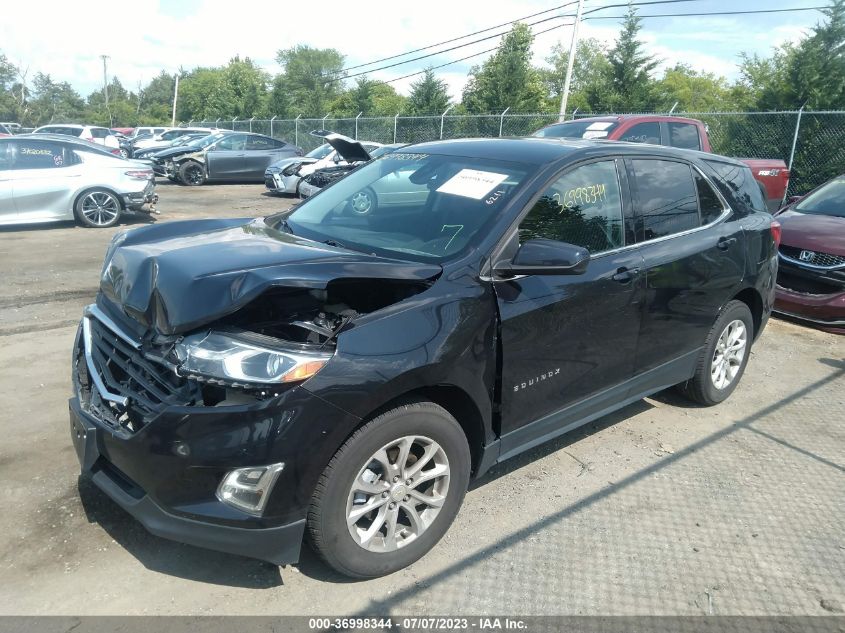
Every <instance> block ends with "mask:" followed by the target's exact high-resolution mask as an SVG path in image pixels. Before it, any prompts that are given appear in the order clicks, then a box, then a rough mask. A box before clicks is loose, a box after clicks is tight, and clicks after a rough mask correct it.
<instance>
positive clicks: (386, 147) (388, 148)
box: [367, 145, 399, 158]
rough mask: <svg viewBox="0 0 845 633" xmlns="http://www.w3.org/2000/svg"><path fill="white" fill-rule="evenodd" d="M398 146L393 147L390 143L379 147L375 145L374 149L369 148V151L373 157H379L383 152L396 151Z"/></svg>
mask: <svg viewBox="0 0 845 633" xmlns="http://www.w3.org/2000/svg"><path fill="white" fill-rule="evenodd" d="M397 149H399V148H398V147H391V146H390V145H381V146H379V147H375V148H373V149H369V148H367V153H368V154H369V155H370V156H372V157H373V158H378V157H379V156H382V155H383V154H390V153H391V152H395V151H396V150H397Z"/></svg>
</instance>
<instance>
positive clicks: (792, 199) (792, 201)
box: [786, 196, 804, 204]
mask: <svg viewBox="0 0 845 633" xmlns="http://www.w3.org/2000/svg"><path fill="white" fill-rule="evenodd" d="M803 197H804V196H789V197H788V198H787V199H786V204H795V203H796V202H798V201H799V200H800V199H801V198H803Z"/></svg>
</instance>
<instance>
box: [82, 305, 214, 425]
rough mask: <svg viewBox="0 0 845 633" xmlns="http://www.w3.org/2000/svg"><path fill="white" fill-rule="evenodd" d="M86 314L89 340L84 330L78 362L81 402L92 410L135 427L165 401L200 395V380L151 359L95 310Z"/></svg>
mask: <svg viewBox="0 0 845 633" xmlns="http://www.w3.org/2000/svg"><path fill="white" fill-rule="evenodd" d="M86 319H88V327H89V332H90V336H89V337H88V339H87V341H86V336H85V335H84V333H83V334H82V335H81V336H80V343H79V349H78V350H77V354H76V362H75V365H76V378H77V384H78V390H79V398H80V403H81V405H82V407H83V409H85V410H86V411H87V412H88V413H90V414H91V415H93V416H94V417H96V418H97V419H99V420H100V421H101V422H103V423H104V424H106V425H107V426H109V427H111V428H113V429H115V430H118V431H123V432H127V433H135V432H137V431H139V430H140V429H141V428H143V427H144V426H145V425H146V424H147V423H148V422H149V421H150V420H152V418H154V417H155V416H156V415H157V414H158V412H159V411H161V410H162V409H163V408H164V407H166V406H171V405H179V406H189V405H192V404H196V403H197V402H199V401H201V394H200V392H199V387H198V386H197V385H196V384H195V383H192V382H189V381H187V380H186V379H184V378H182V377H180V376H177V375H176V372H174V371H173V369H172V368H171V367H169V366H167V365H165V364H164V363H162V362H159V361H156V360H152V359H150V358H149V357H148V356H146V355H144V353H143V352H142V351H141V350H140V349H138V348H136V347H133V346H132V345H130V344H129V343H128V342H127V341H126V340H124V338H123V337H121V336H120V335H118V334H117V333H116V332H114V331H113V330H111V329H109V328H108V327H106V326H105V325H104V324H103V323H102V322H100V321H99V320H98V319H97V318H95V317H94V316H88V317H86ZM86 343H87V344H88V345H90V349H87V350H86ZM86 351H87V352H89V354H90V363H89V362H88V359H87V358H86V355H85V353H86ZM92 371H93V372H96V377H95V376H92V375H91V372H92ZM98 382H99V383H100V384H101V385H102V386H103V387H104V391H105V393H102V392H101V389H100V388H99V387H98V386H97V383H98Z"/></svg>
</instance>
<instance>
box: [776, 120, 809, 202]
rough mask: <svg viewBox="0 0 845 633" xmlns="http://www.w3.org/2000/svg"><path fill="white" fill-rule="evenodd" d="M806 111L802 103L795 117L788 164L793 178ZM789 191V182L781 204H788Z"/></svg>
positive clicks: (790, 175)
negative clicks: (802, 119)
mask: <svg viewBox="0 0 845 633" xmlns="http://www.w3.org/2000/svg"><path fill="white" fill-rule="evenodd" d="M803 113H804V106H803V105H802V106H801V107H800V108H799V109H798V118H797V119H795V135H794V136H793V137H792V149H791V150H790V151H789V164H788V165H787V169H789V177H790V178H792V161H793V159H794V158H795V146H796V145H798V130H799V129H801V115H802V114H803ZM788 193H789V185H788V184H787V187H786V191H784V192H783V200H781V201H780V205H781V206H783V205H784V204H786V197H787V194H788Z"/></svg>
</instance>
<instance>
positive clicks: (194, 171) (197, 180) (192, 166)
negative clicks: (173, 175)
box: [179, 160, 205, 187]
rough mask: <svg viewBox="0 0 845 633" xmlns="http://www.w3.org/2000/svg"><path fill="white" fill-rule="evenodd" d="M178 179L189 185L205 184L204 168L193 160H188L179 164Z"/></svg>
mask: <svg viewBox="0 0 845 633" xmlns="http://www.w3.org/2000/svg"><path fill="white" fill-rule="evenodd" d="M179 180H181V181H182V183H183V184H185V185H188V186H189V187H197V186H199V185H202V184H205V168H204V167H203V166H202V165H200V164H199V163H198V162H196V161H195V160H189V161H187V162H186V163H184V164H182V165H180V166H179Z"/></svg>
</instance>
